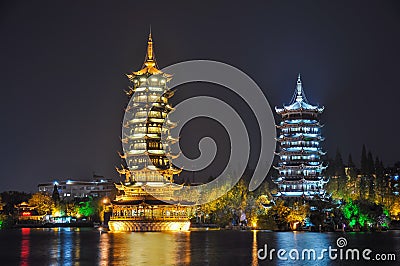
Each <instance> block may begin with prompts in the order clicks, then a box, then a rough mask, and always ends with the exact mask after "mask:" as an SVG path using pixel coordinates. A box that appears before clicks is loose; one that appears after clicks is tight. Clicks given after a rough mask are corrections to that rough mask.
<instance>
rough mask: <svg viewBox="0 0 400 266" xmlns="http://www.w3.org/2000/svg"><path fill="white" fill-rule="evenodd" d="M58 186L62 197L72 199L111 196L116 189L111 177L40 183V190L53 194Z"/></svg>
mask: <svg viewBox="0 0 400 266" xmlns="http://www.w3.org/2000/svg"><path fill="white" fill-rule="evenodd" d="M55 187H57V190H58V193H59V195H60V198H61V199H66V200H72V199H74V198H85V197H89V196H92V197H106V196H107V197H110V196H111V192H112V191H113V189H114V183H113V182H112V181H111V179H95V180H92V181H74V180H61V181H53V182H48V183H42V184H39V185H38V189H39V192H44V193H48V194H52V193H53V191H54V188H55Z"/></svg>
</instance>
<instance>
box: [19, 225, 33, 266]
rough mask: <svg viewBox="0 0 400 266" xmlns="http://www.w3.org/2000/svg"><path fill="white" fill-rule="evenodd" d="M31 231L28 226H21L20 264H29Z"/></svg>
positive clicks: (24, 265) (25, 265)
mask: <svg viewBox="0 0 400 266" xmlns="http://www.w3.org/2000/svg"><path fill="white" fill-rule="evenodd" d="M30 232H31V229H30V228H22V229H21V233H22V240H21V262H20V265H21V266H27V265H29V261H28V259H29V234H30Z"/></svg>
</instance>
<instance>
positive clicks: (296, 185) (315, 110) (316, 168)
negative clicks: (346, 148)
mask: <svg viewBox="0 0 400 266" xmlns="http://www.w3.org/2000/svg"><path fill="white" fill-rule="evenodd" d="M275 110H276V112H277V114H279V115H281V116H282V122H280V124H279V125H277V128H278V129H279V130H280V136H279V138H278V139H277V141H278V142H279V144H280V145H279V146H280V149H279V152H278V153H277V155H278V156H279V163H278V166H277V167H275V168H276V169H277V170H278V171H279V176H278V178H276V179H275V180H274V183H275V184H277V186H278V193H277V194H276V195H275V196H276V197H283V198H286V197H305V198H313V197H314V196H319V197H322V196H323V195H324V194H325V190H324V184H325V183H326V182H327V181H326V180H324V178H323V176H322V172H323V170H324V169H325V168H326V167H325V166H323V164H322V161H321V155H324V154H325V153H324V152H323V151H322V149H321V146H320V143H321V141H323V140H324V138H323V137H322V136H321V132H320V128H321V127H322V126H321V125H320V123H319V116H320V114H321V113H322V112H323V110H324V108H323V107H319V106H314V105H311V104H309V103H308V101H307V98H306V96H305V94H304V91H303V87H302V83H301V79H300V74H299V77H298V79H297V88H296V91H295V94H294V96H293V99H292V101H291V103H290V105H288V106H284V107H283V108H275Z"/></svg>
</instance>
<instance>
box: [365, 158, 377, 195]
mask: <svg viewBox="0 0 400 266" xmlns="http://www.w3.org/2000/svg"><path fill="white" fill-rule="evenodd" d="M374 172H375V167H374V159H373V157H372V153H371V151H369V152H368V179H367V180H368V200H370V201H371V202H373V201H374V199H375V184H374V176H373V174H374Z"/></svg>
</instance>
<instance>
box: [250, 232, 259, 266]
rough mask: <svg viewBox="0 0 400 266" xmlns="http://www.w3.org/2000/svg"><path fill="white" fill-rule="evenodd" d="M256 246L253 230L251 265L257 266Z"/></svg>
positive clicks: (255, 235) (255, 234)
mask: <svg viewBox="0 0 400 266" xmlns="http://www.w3.org/2000/svg"><path fill="white" fill-rule="evenodd" d="M257 252H258V245H257V231H256V230H253V246H252V250H251V255H252V257H251V265H252V266H257V265H258V254H257Z"/></svg>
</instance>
